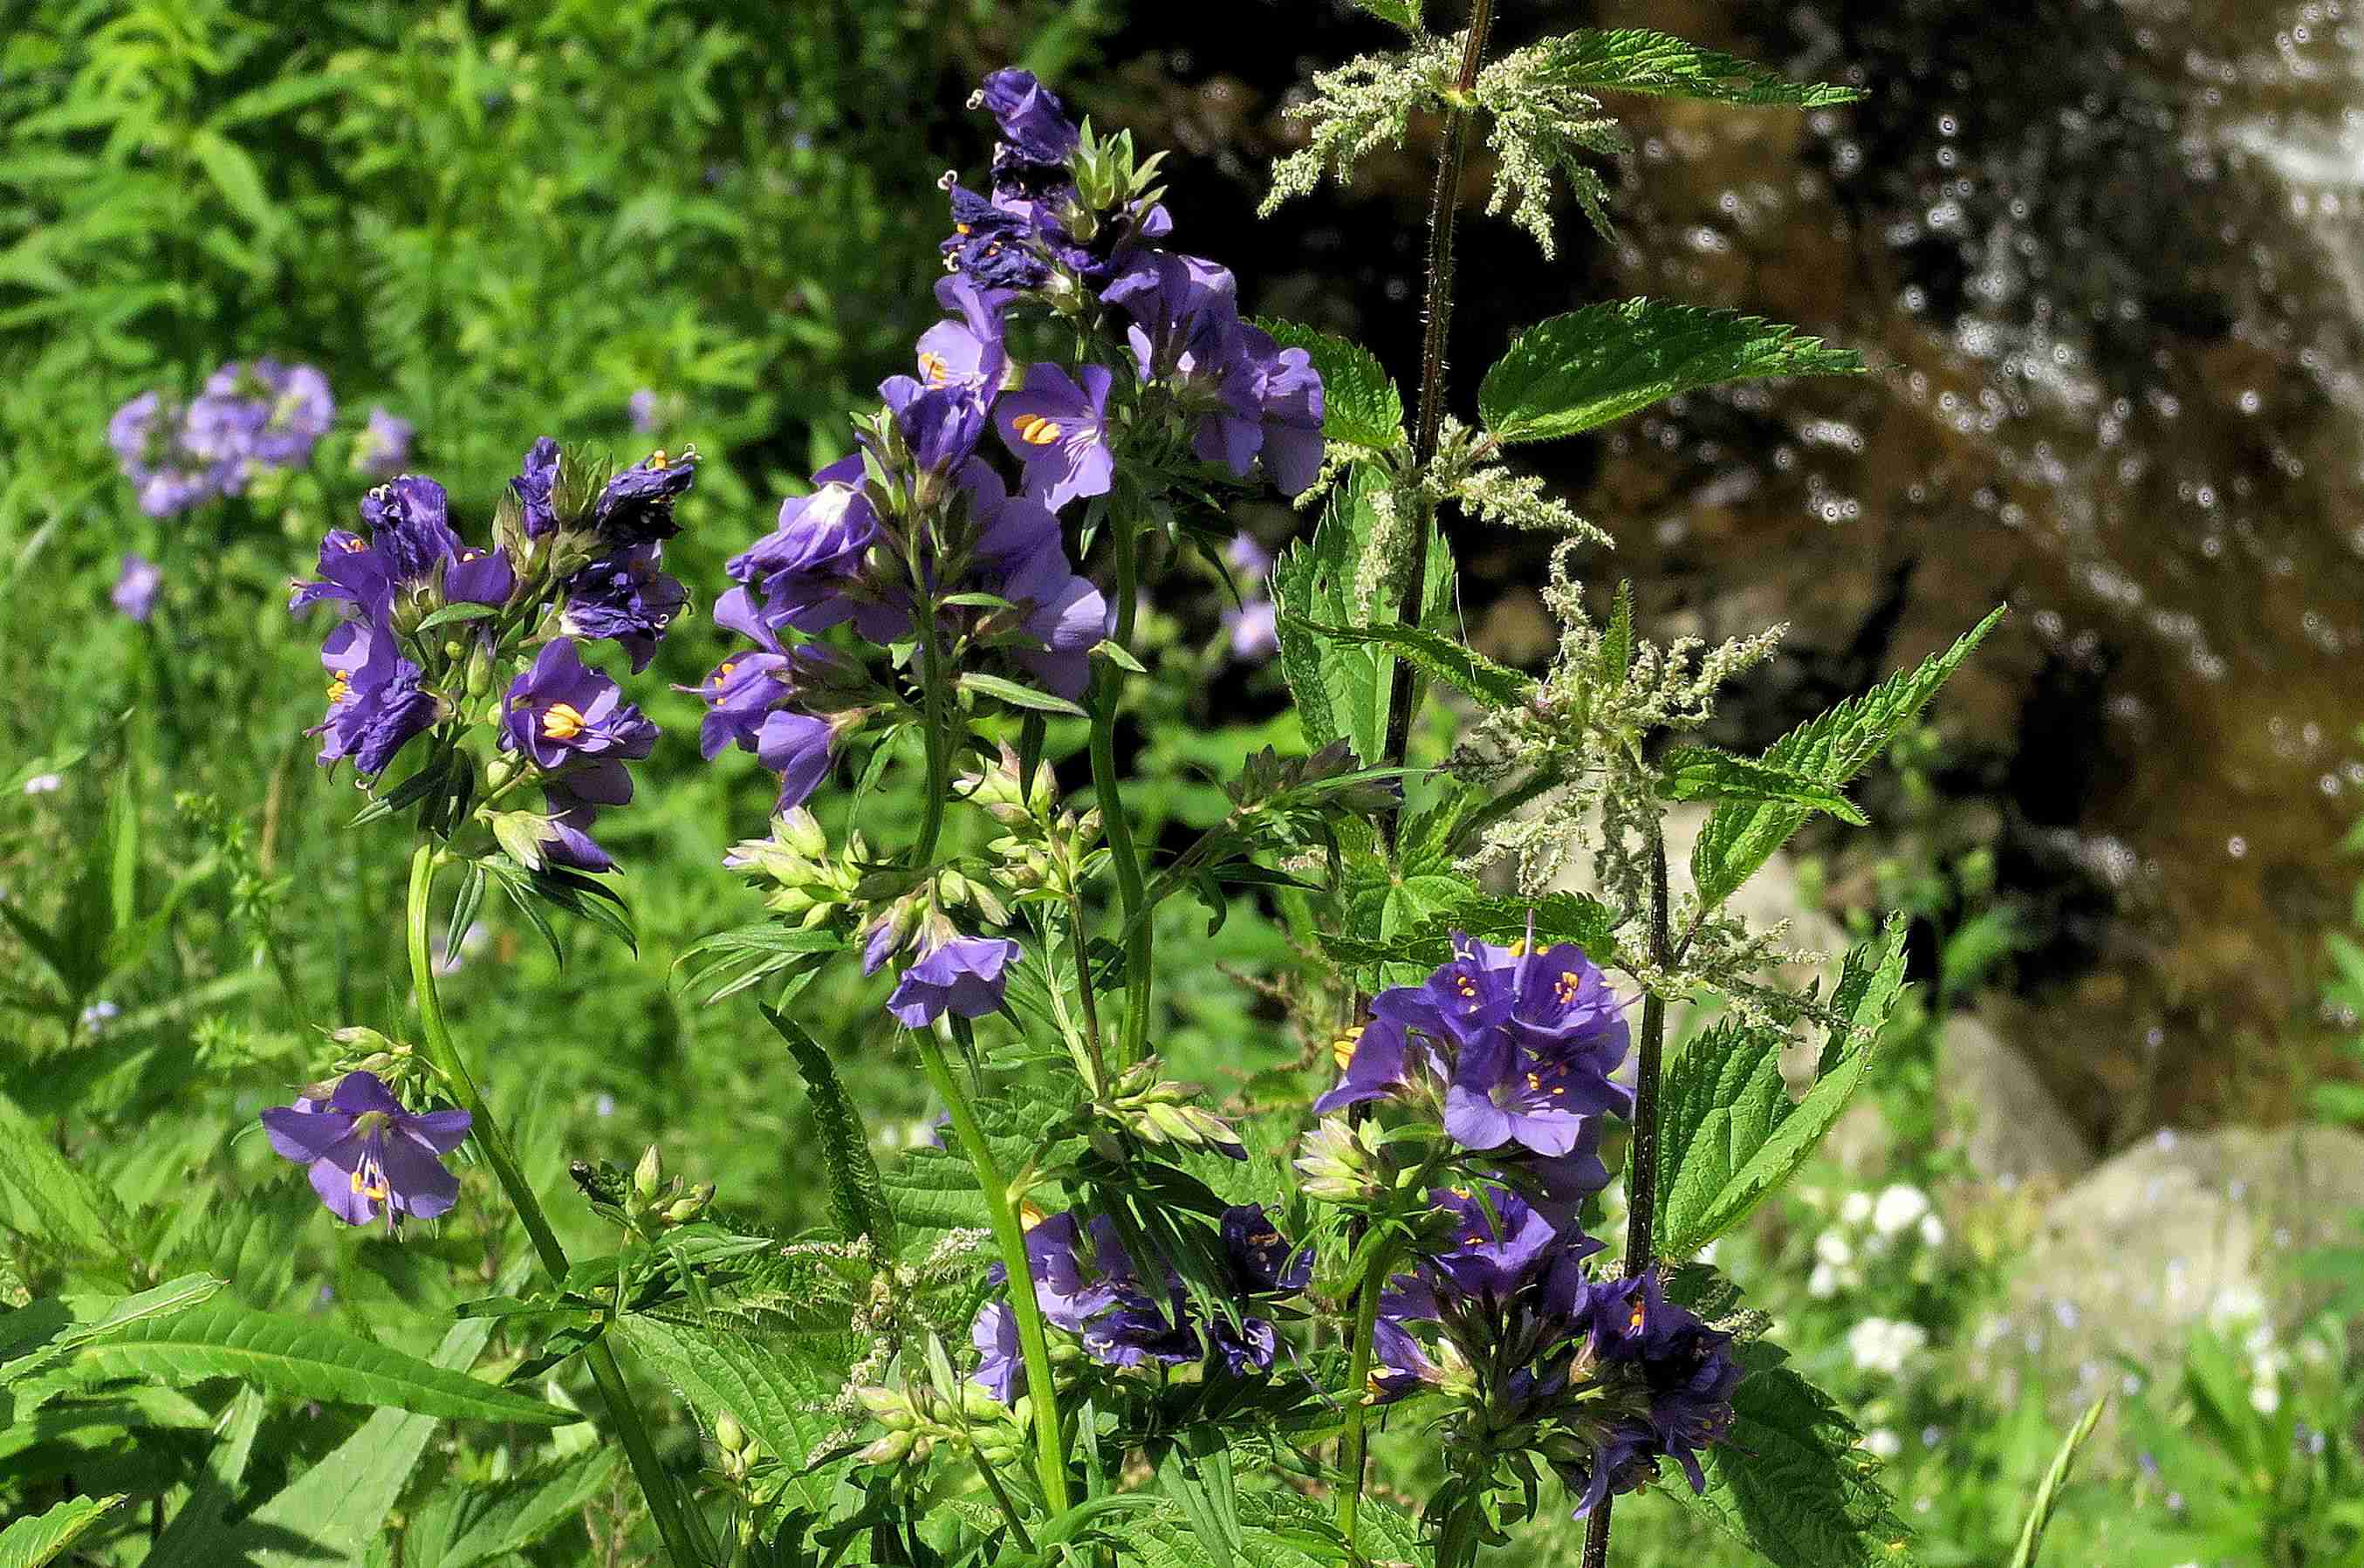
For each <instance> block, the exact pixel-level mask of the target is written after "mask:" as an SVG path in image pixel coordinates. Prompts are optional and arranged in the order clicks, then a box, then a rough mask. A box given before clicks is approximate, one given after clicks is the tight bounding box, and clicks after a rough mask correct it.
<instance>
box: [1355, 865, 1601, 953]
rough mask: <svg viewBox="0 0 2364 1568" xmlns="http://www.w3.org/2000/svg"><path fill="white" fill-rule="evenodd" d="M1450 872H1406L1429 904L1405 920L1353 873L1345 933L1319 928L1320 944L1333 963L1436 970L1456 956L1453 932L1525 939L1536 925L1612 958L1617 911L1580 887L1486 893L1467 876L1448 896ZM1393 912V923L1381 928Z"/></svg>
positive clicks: (1546, 941)
mask: <svg viewBox="0 0 2364 1568" xmlns="http://www.w3.org/2000/svg"><path fill="white" fill-rule="evenodd" d="M1446 880H1448V879H1447V877H1446V876H1445V874H1444V873H1424V874H1422V875H1421V876H1419V877H1416V878H1412V879H1408V885H1411V884H1416V888H1415V891H1416V893H1417V895H1419V896H1420V897H1422V898H1423V899H1425V900H1426V901H1427V902H1428V903H1429V905H1430V907H1429V908H1428V909H1427V910H1426V911H1425V913H1424V915H1423V917H1422V918H1420V919H1417V920H1415V921H1413V922H1411V924H1408V925H1407V924H1404V923H1402V920H1401V916H1402V914H1403V913H1404V911H1403V908H1402V906H1400V905H1391V904H1389V903H1388V902H1387V900H1386V899H1385V898H1384V897H1383V896H1382V895H1381V894H1380V893H1379V891H1378V890H1377V889H1376V888H1375V887H1374V886H1372V885H1370V884H1358V883H1357V882H1356V881H1355V879H1354V878H1353V877H1352V875H1350V876H1349V879H1348V884H1347V888H1348V909H1349V919H1348V921H1347V922H1346V923H1347V925H1348V927H1349V930H1348V931H1346V932H1337V933H1333V932H1327V931H1325V932H1322V933H1321V934H1320V938H1319V940H1320V941H1321V951H1323V952H1324V953H1326V954H1328V955H1329V957H1330V960H1331V962H1333V963H1336V964H1338V965H1340V966H1341V967H1342V968H1346V969H1366V968H1368V969H1386V968H1390V967H1399V966H1410V967H1413V968H1418V969H1434V968H1435V967H1436V966H1437V965H1439V964H1441V963H1444V962H1445V961H1446V960H1448V959H1450V958H1451V957H1452V956H1453V933H1454V932H1455V931H1461V932H1465V933H1466V934H1467V935H1469V936H1472V937H1475V938H1477V939H1478V940H1480V941H1487V942H1493V943H1495V944H1497V945H1498V946H1499V945H1505V944H1508V943H1510V942H1514V941H1522V940H1525V939H1526V938H1527V936H1528V935H1529V933H1530V931H1531V930H1532V933H1533V937H1534V940H1535V941H1536V942H1537V944H1539V945H1540V946H1543V947H1551V946H1555V945H1556V944H1558V943H1560V942H1573V943H1575V944H1576V945H1577V946H1578V947H1580V948H1582V949H1583V950H1584V951H1585V954H1586V956H1587V957H1589V958H1590V959H1591V960H1592V961H1593V962H1596V963H1600V964H1608V963H1612V962H1615V960H1616V952H1617V939H1616V929H1617V916H1616V912H1615V911H1614V910H1612V909H1611V908H1610V907H1609V906H1607V905H1605V904H1602V903H1601V902H1600V901H1599V900H1598V899H1595V898H1592V897H1590V896H1589V895H1585V894H1581V893H1552V894H1546V895H1544V896H1543V897H1542V898H1539V899H1523V898H1499V897H1495V896H1493V895H1489V894H1486V893H1484V892H1481V891H1480V890H1479V889H1478V888H1477V887H1475V886H1473V885H1471V884H1469V883H1468V882H1467V881H1466V880H1465V879H1459V878H1454V879H1451V880H1452V881H1453V884H1454V891H1453V892H1452V893H1451V894H1450V895H1442V894H1441V892H1440V887H1441V884H1443V883H1444V882H1445V881H1446ZM1389 915H1394V916H1396V917H1397V919H1398V923H1397V924H1396V925H1394V926H1393V927H1392V928H1388V929H1384V930H1382V929H1381V928H1382V927H1383V926H1385V925H1386V921H1387V918H1388V916H1389Z"/></svg>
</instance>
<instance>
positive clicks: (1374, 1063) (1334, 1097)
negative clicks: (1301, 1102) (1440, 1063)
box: [1313, 1018, 1434, 1116]
mask: <svg viewBox="0 0 2364 1568" xmlns="http://www.w3.org/2000/svg"><path fill="white" fill-rule="evenodd" d="M1354 1040H1355V1043H1354V1048H1353V1050H1352V1051H1351V1052H1350V1053H1349V1054H1348V1055H1347V1056H1346V1058H1345V1061H1344V1063H1343V1065H1344V1068H1345V1072H1344V1074H1343V1075H1342V1076H1341V1077H1340V1078H1339V1080H1338V1084H1337V1086H1336V1087H1335V1088H1333V1089H1332V1090H1331V1091H1330V1092H1329V1093H1328V1094H1326V1095H1322V1096H1321V1098H1320V1099H1317V1100H1315V1101H1314V1102H1313V1109H1314V1111H1315V1113H1316V1114H1317V1115H1321V1116H1327V1115H1329V1114H1330V1113H1331V1112H1332V1111H1335V1110H1344V1109H1345V1108H1346V1107H1347V1106H1358V1105H1362V1104H1364V1103H1365V1102H1366V1101H1369V1100H1381V1099H1386V1098H1388V1096H1389V1095H1393V1094H1394V1093H1395V1092H1396V1091H1397V1090H1399V1089H1400V1088H1402V1087H1403V1086H1404V1085H1405V1084H1407V1083H1408V1082H1409V1081H1410V1073H1411V1072H1413V1071H1426V1070H1427V1069H1428V1068H1429V1067H1430V1066H1431V1064H1432V1062H1433V1055H1434V1053H1433V1051H1429V1050H1428V1048H1427V1047H1425V1046H1424V1045H1415V1044H1414V1043H1413V1042H1412V1041H1411V1040H1410V1039H1409V1038H1408V1037H1407V1036H1406V1035H1405V1032H1404V1027H1403V1026H1402V1025H1401V1024H1399V1023H1397V1022H1396V1021H1395V1020H1393V1019H1392V1018H1373V1019H1372V1020H1371V1021H1370V1022H1369V1023H1367V1024H1366V1025H1364V1026H1363V1028H1362V1029H1360V1030H1359V1031H1357V1032H1356V1034H1355V1037H1354Z"/></svg>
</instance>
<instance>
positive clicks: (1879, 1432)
mask: <svg viewBox="0 0 2364 1568" xmlns="http://www.w3.org/2000/svg"><path fill="white" fill-rule="evenodd" d="M1863 1446H1864V1447H1865V1448H1867V1449H1869V1450H1870V1451H1872V1452H1874V1453H1876V1454H1878V1455H1879V1457H1880V1458H1882V1459H1894V1458H1895V1457H1896V1456H1897V1455H1898V1454H1900V1453H1902V1452H1903V1451H1904V1440H1903V1439H1902V1438H1900V1437H1898V1436H1897V1435H1896V1434H1895V1433H1894V1432H1891V1431H1890V1430H1889V1429H1887V1428H1886V1427H1874V1428H1872V1429H1871V1430H1869V1431H1868V1432H1866V1433H1864V1434H1863Z"/></svg>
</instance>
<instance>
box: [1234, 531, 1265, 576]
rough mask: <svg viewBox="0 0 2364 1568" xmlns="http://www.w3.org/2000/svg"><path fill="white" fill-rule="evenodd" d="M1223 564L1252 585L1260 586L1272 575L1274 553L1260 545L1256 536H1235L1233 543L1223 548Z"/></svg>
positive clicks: (1239, 534) (1246, 534)
mask: <svg viewBox="0 0 2364 1568" xmlns="http://www.w3.org/2000/svg"><path fill="white" fill-rule="evenodd" d="M1223 563H1224V564H1225V565H1226V566H1229V567H1230V568H1231V569H1232V571H1234V572H1236V573H1239V574H1240V575H1241V576H1242V577H1244V578H1246V579H1247V580H1248V581H1249V582H1250V583H1255V584H1260V583H1262V582H1263V581H1264V580H1265V579H1266V577H1267V576H1269V575H1271V573H1272V551H1270V550H1266V549H1265V547H1264V546H1263V545H1262V544H1260V543H1258V542H1257V540H1256V537H1255V535H1254V534H1251V533H1238V534H1233V535H1232V542H1231V543H1229V544H1227V545H1225V546H1224V547H1223Z"/></svg>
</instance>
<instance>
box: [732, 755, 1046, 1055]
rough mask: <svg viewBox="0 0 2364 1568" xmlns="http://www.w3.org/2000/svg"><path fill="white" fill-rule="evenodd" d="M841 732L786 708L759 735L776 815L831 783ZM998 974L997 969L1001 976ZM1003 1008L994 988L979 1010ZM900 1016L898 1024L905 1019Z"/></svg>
mask: <svg viewBox="0 0 2364 1568" xmlns="http://www.w3.org/2000/svg"><path fill="white" fill-rule="evenodd" d="M839 728H840V727H839V726H838V725H837V724H836V723H834V722H832V721H831V720H830V719H826V718H820V717H815V716H814V715H812V714H808V713H798V712H797V711H796V710H794V709H793V708H781V709H779V710H778V711H777V712H775V713H772V714H769V715H767V716H765V717H764V723H763V726H762V728H759V729H757V730H756V732H755V744H754V746H753V748H752V750H753V751H754V753H755V758H756V760H757V761H758V762H762V763H763V764H764V767H766V768H768V769H769V770H771V771H772V772H773V773H777V774H779V775H780V798H779V800H778V801H777V802H776V803H775V807H774V808H775V810H779V811H786V810H787V809H788V808H789V807H791V806H802V805H803V804H804V803H805V802H806V801H807V800H808V799H809V798H810V797H811V795H812V792H813V791H815V790H817V789H819V788H820V783H821V780H823V779H825V778H827V777H829V768H830V764H831V762H834V761H836V758H837V738H838V734H839ZM920 962H921V963H922V964H923V963H925V962H926V960H921V961H920ZM947 962H951V961H947ZM911 969H912V972H917V971H918V970H919V969H920V964H913V965H912V966H911ZM996 974H997V975H998V965H997V966H996ZM988 978H991V977H988ZM947 984H951V985H952V986H953V991H952V992H951V993H950V995H951V996H952V997H953V1004H952V1006H953V1012H955V1013H959V1014H960V1016H961V1017H963V1018H976V1017H977V1014H976V1013H972V1012H967V1011H965V1010H964V1006H963V1000H962V999H963V998H965V996H966V995H968V992H967V990H966V989H965V988H964V983H963V982H961V981H958V980H954V981H950V982H947ZM910 986H911V978H910V973H906V974H905V975H904V977H903V984H901V985H898V986H897V987H896V989H895V995H896V996H897V997H898V998H900V997H902V996H903V995H905V993H906V992H907V991H909V989H910ZM914 994H915V995H916V993H914ZM999 1004H1000V988H999V986H998V984H997V985H996V986H995V988H994V1001H993V1003H992V1004H990V1005H988V1006H985V1007H983V1008H981V1009H979V1010H980V1011H981V1012H987V1013H989V1012H991V1011H992V1010H993V1008H994V1007H995V1006H999ZM893 1007H894V1004H893V1003H891V1002H890V1003H889V1004H888V1008H889V1010H890V1011H891V1010H892V1009H893ZM937 1010H938V1011H942V1004H941V1003H939V1004H938V1007H937ZM897 1016H898V1018H899V1017H900V1016H901V1015H900V1014H898V1015H897ZM926 1017H927V1018H934V1017H935V1014H934V1013H929V1014H927V1015H926ZM909 1027H910V1028H912V1029H917V1028H919V1025H917V1024H911V1025H909Z"/></svg>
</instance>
